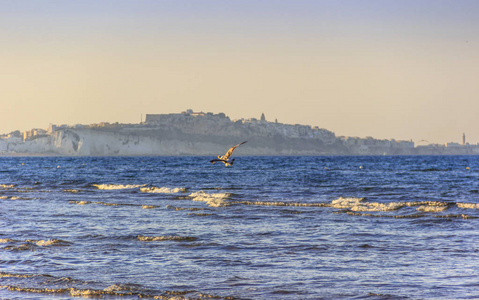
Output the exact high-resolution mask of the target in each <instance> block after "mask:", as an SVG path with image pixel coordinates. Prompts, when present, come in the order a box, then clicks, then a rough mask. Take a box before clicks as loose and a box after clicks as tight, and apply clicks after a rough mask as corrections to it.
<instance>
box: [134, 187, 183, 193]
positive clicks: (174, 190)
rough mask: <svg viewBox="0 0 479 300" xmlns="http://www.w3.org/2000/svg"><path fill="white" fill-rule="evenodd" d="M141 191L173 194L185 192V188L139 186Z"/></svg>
mask: <svg viewBox="0 0 479 300" xmlns="http://www.w3.org/2000/svg"><path fill="white" fill-rule="evenodd" d="M140 191H141V192H142V193H155V194H175V193H181V192H185V191H186V189H185V188H178V187H177V188H168V187H142V188H140Z"/></svg>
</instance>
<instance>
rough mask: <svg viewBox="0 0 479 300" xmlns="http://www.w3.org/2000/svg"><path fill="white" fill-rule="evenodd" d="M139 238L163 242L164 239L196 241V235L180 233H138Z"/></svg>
mask: <svg viewBox="0 0 479 300" xmlns="http://www.w3.org/2000/svg"><path fill="white" fill-rule="evenodd" d="M137 238H138V240H139V241H142V242H162V241H177V242H182V241H185V242H192V241H196V240H197V238H196V237H192V236H178V235H163V236H143V235H138V237H137Z"/></svg>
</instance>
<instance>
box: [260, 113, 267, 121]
mask: <svg viewBox="0 0 479 300" xmlns="http://www.w3.org/2000/svg"><path fill="white" fill-rule="evenodd" d="M261 121H266V117H265V116H264V113H262V114H261Z"/></svg>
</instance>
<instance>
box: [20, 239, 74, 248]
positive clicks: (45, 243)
mask: <svg viewBox="0 0 479 300" xmlns="http://www.w3.org/2000/svg"><path fill="white" fill-rule="evenodd" d="M25 242H28V243H32V244H35V245H37V246H40V247H48V246H53V245H65V244H70V243H69V242H66V241H62V240H57V239H51V240H26V241H25Z"/></svg>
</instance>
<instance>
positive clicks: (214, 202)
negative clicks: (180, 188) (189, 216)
mask: <svg viewBox="0 0 479 300" xmlns="http://www.w3.org/2000/svg"><path fill="white" fill-rule="evenodd" d="M230 196H231V194H230V193H211V194H210V193H206V192H204V191H198V192H195V193H191V194H190V195H189V197H190V198H191V199H192V200H193V201H203V202H206V204H208V205H209V206H211V207H220V206H227V205H228V202H226V201H225V200H226V199H227V198H229V197H230Z"/></svg>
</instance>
